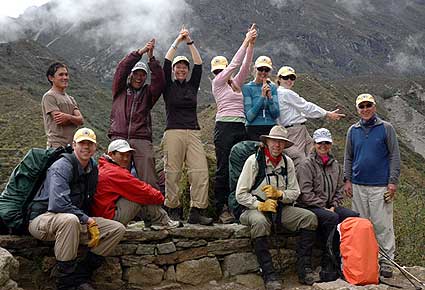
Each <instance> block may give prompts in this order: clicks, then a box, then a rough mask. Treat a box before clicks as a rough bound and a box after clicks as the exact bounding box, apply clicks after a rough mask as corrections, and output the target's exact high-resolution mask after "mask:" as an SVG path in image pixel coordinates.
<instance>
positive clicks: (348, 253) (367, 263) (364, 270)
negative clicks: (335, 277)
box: [338, 217, 379, 285]
mask: <svg viewBox="0 0 425 290" xmlns="http://www.w3.org/2000/svg"><path fill="white" fill-rule="evenodd" d="M338 231H339V234H340V240H341V242H340V252H341V264H342V265H341V267H342V273H343V274H344V278H345V280H346V281H347V282H349V283H350V284H353V285H367V284H378V283H379V264H378V253H379V247H378V242H377V241H376V238H375V232H374V230H373V225H372V223H371V222H370V221H369V220H368V219H364V218H359V217H350V218H347V219H345V220H344V221H343V222H342V223H340V224H339V225H338Z"/></svg>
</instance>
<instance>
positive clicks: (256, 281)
mask: <svg viewBox="0 0 425 290" xmlns="http://www.w3.org/2000/svg"><path fill="white" fill-rule="evenodd" d="M236 282H237V283H238V284H241V285H244V286H246V287H249V288H253V289H261V288H263V287H264V282H263V278H261V276H260V275H257V274H245V275H236Z"/></svg>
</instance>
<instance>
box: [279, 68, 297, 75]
mask: <svg viewBox="0 0 425 290" xmlns="http://www.w3.org/2000/svg"><path fill="white" fill-rule="evenodd" d="M290 75H294V76H297V75H296V74H295V70H294V69H293V68H292V67H290V66H282V67H281V68H280V69H279V72H278V73H277V76H283V77H286V76H290Z"/></svg>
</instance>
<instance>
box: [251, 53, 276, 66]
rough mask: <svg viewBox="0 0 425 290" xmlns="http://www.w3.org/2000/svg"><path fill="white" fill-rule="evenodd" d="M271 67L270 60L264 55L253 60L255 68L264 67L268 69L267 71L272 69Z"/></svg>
mask: <svg viewBox="0 0 425 290" xmlns="http://www.w3.org/2000/svg"><path fill="white" fill-rule="evenodd" d="M272 65H273V64H272V60H271V59H270V57H268V56H265V55H262V56H259V57H258V58H257V59H256V60H255V68H258V67H263V66H265V67H268V68H269V69H273V66H272Z"/></svg>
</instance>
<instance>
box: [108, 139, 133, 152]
mask: <svg viewBox="0 0 425 290" xmlns="http://www.w3.org/2000/svg"><path fill="white" fill-rule="evenodd" d="M114 151H118V152H128V151H134V149H133V148H131V147H130V144H128V142H127V141H125V140H123V139H117V140H114V141H112V142H111V144H109V146H108V153H109V152H114Z"/></svg>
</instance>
